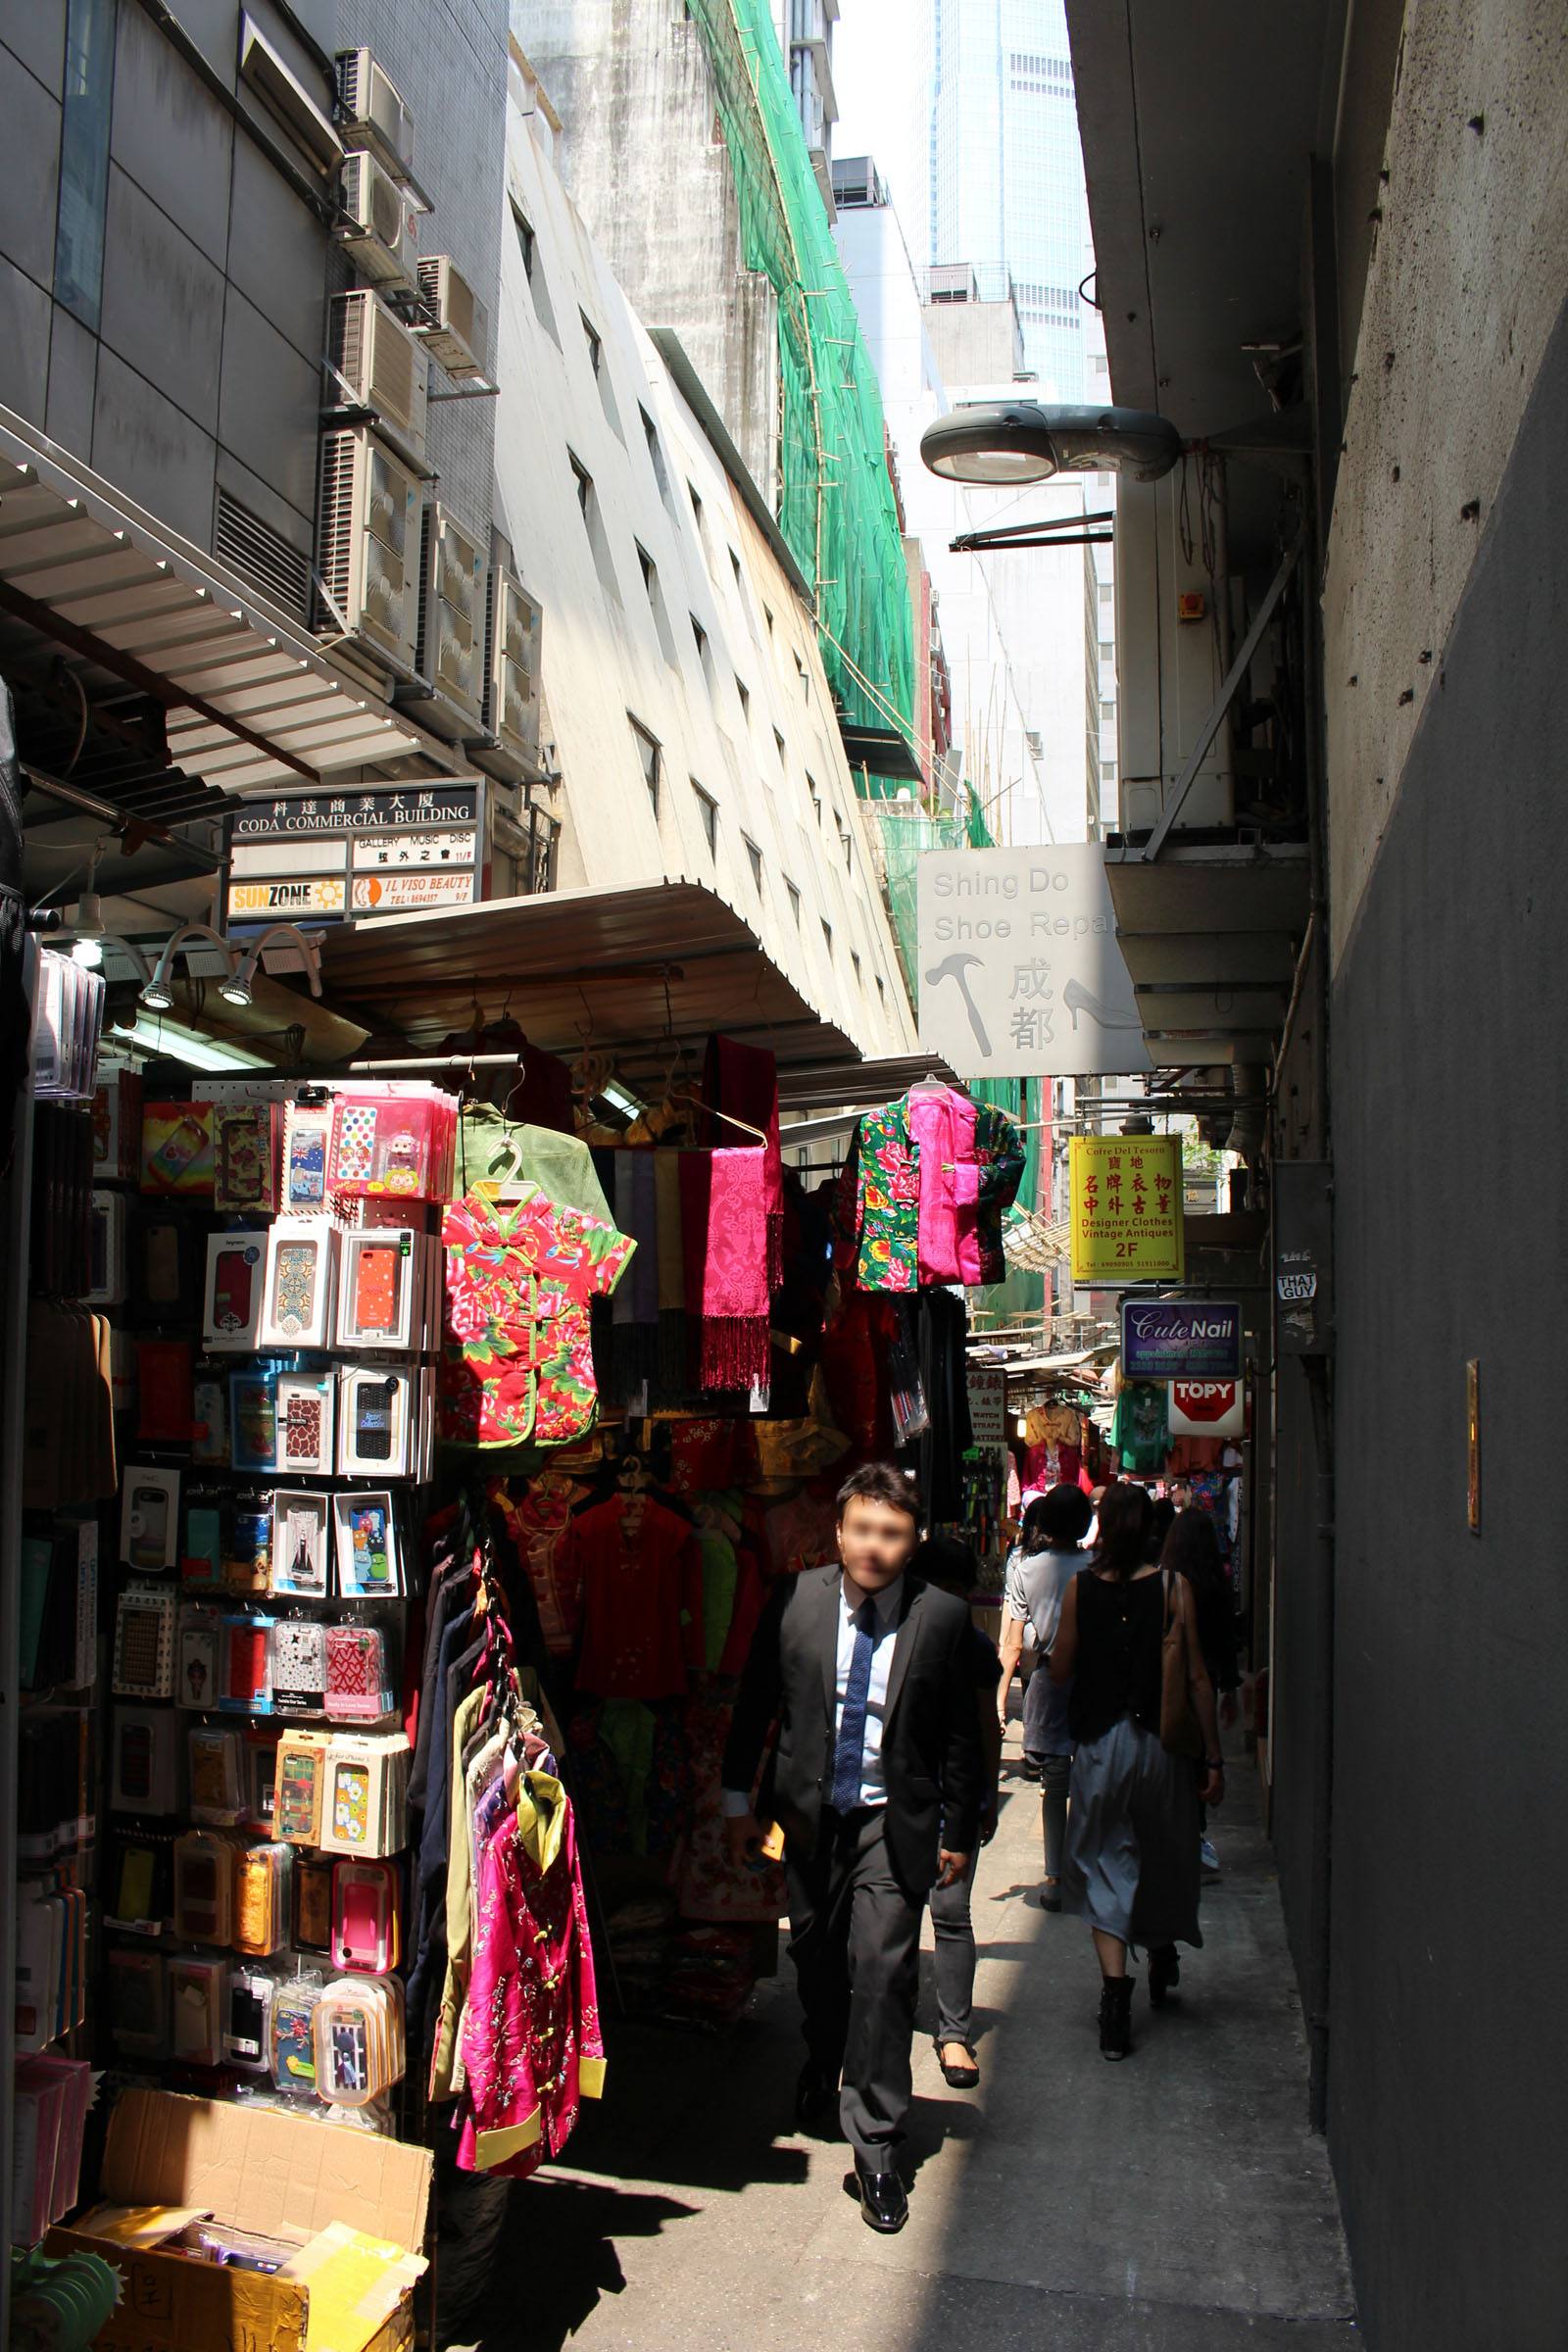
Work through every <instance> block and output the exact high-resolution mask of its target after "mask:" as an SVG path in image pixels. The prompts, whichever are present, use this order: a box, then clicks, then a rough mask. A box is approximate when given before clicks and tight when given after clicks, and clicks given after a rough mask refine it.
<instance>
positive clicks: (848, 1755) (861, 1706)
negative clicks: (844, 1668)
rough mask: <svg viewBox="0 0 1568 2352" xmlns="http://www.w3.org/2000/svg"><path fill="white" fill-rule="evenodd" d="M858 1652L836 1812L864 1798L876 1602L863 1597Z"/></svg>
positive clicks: (836, 1781) (837, 1768)
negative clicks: (866, 1716) (862, 1790)
mask: <svg viewBox="0 0 1568 2352" xmlns="http://www.w3.org/2000/svg"><path fill="white" fill-rule="evenodd" d="M854 1624H855V1655H854V1656H853V1657H852V1658H851V1660H850V1679H849V1682H848V1683H847V1684H846V1686H845V1690H844V1713H843V1715H842V1716H841V1718H840V1720H839V1740H838V1745H837V1747H836V1748H835V1749H834V1751H833V1796H832V1805H833V1810H834V1812H835V1813H853V1812H854V1811H855V1808H856V1806H857V1805H858V1803H859V1801H860V1782H861V1779H862V1778H863V1776H864V1771H865V1707H866V1701H867V1699H868V1698H869V1697H870V1695H871V1653H872V1651H873V1650H874V1649H875V1647H876V1605H875V1603H874V1602H873V1601H869V1600H862V1601H861V1603H860V1605H859V1607H858V1609H857V1610H856V1612H855V1618H854Z"/></svg>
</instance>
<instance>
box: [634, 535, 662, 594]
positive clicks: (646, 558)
mask: <svg viewBox="0 0 1568 2352" xmlns="http://www.w3.org/2000/svg"><path fill="white" fill-rule="evenodd" d="M632 545H633V547H634V548H635V549H636V550H637V561H638V563H639V564H641V566H642V574H643V586H644V587H645V588H646V589H647V591H648V593H649V595H650V596H652V595H653V593H654V584H655V582H656V581H657V580H658V578H659V569H658V566H657V565H656V564H655V562H654V559H653V557H652V556H651V555H650V554H649V553H648V550H647V548H646V547H644V545H643V543H642V541H641V540H640V539H634V540H633V541H632Z"/></svg>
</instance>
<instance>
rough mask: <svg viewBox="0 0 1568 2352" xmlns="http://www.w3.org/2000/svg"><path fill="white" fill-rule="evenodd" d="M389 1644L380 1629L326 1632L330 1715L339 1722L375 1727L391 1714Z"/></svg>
mask: <svg viewBox="0 0 1568 2352" xmlns="http://www.w3.org/2000/svg"><path fill="white" fill-rule="evenodd" d="M391 1705H392V1694H391V1691H390V1690H389V1689H388V1684H387V1660H386V1641H385V1637H384V1636H383V1634H382V1632H381V1629H380V1627H379V1626H375V1625H329V1626H328V1627H327V1628H326V1712H327V1714H328V1715H330V1716H332V1717H333V1718H334V1719H335V1720H337V1721H339V1722H350V1723H353V1722H358V1723H374V1722H376V1721H377V1720H378V1719H379V1718H380V1717H381V1716H382V1715H385V1714H387V1713H389V1712H390V1709H391Z"/></svg>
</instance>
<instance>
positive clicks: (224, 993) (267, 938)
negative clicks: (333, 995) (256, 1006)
mask: <svg viewBox="0 0 1568 2352" xmlns="http://www.w3.org/2000/svg"><path fill="white" fill-rule="evenodd" d="M321 936H322V935H321V933H320V932H319V931H317V932H313V933H311V934H310V935H307V934H306V933H305V932H303V931H302V930H301V929H300V927H299V925H298V924H297V923H273V924H272V925H271V927H270V930H267V931H264V932H263V933H262V936H261V938H260V939H259V940H257V941H256V943H255V945H254V946H253V947H252V948H251V950H250V952H249V954H248V955H247V956H245V958H244V960H243V962H241V963H239V964H237V965H236V966H235V968H234V969H233V970H232V971H231V972H230V973H229V975H228V978H227V979H226V980H221V981H220V982H219V984H218V993H219V995H220V996H221V998H222V999H223V1000H224V1002H225V1004H229V1005H248V1004H249V1003H250V1001H251V991H252V990H253V988H254V987H255V985H256V967H257V965H258V964H259V963H260V962H261V959H262V956H263V954H264V952H265V951H266V949H268V948H269V947H270V945H271V943H272V941H273V940H275V939H286V940H291V941H292V942H293V944H294V946H295V947H297V948H298V950H299V952H300V961H301V962H302V963H303V964H304V966H305V977H306V978H307V980H309V982H310V984H311V994H312V996H313V997H319V995H320V993H321Z"/></svg>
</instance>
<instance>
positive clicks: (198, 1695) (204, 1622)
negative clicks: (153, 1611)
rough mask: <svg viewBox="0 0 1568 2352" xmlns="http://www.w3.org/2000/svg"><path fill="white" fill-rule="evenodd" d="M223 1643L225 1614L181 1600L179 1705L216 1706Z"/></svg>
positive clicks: (199, 1603)
mask: <svg viewBox="0 0 1568 2352" xmlns="http://www.w3.org/2000/svg"><path fill="white" fill-rule="evenodd" d="M222 1641H223V1618H222V1612H221V1610H219V1609H216V1608H212V1607H210V1606H209V1605H208V1604H207V1603H205V1602H203V1601H198V1600H186V1601H181V1603H180V1607H179V1620H178V1642H179V1652H178V1673H177V1679H176V1681H175V1684H174V1700H175V1704H176V1705H178V1706H181V1707H216V1706H217V1704H218V1676H219V1663H220V1657H221V1649H222Z"/></svg>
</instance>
